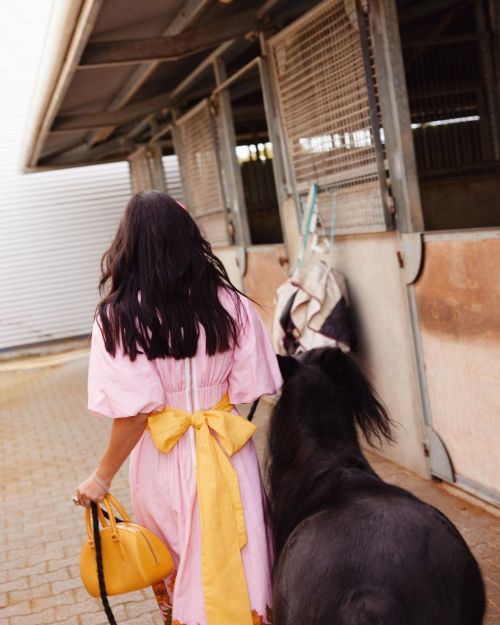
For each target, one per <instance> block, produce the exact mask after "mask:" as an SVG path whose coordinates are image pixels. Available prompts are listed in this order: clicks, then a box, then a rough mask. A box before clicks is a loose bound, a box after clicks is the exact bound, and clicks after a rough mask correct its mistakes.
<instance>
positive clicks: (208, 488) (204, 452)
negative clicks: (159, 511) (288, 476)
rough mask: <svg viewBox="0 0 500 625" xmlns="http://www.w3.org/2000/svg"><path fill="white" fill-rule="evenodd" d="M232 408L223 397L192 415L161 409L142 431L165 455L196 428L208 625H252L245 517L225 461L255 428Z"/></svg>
mask: <svg viewBox="0 0 500 625" xmlns="http://www.w3.org/2000/svg"><path fill="white" fill-rule="evenodd" d="M232 408H233V405H232V404H231V403H230V401H229V398H228V396H227V394H226V395H224V397H223V398H222V399H221V400H220V402H219V403H218V404H217V405H216V406H214V407H213V408H210V409H208V410H199V411H198V412H195V413H194V414H191V413H189V412H186V411H185V410H180V409H179V408H165V409H164V410H162V411H161V412H157V413H153V414H151V415H150V416H149V417H148V423H147V426H146V427H147V429H148V430H149V431H150V433H151V437H152V439H153V442H154V444H155V446H156V447H157V448H158V449H159V450H160V451H163V452H165V453H168V452H169V451H170V450H171V449H172V448H173V447H174V445H175V444H176V443H177V441H178V440H179V439H180V438H181V436H182V435H183V434H184V433H185V432H186V430H187V429H188V428H189V426H191V425H193V426H194V427H195V431H196V484H197V489H198V505H199V508H200V521H201V569H202V585H203V596H204V599H205V611H206V615H207V622H208V624H209V625H252V623H253V619H252V613H251V607H250V599H249V597H248V587H247V581H246V577H245V570H244V568H243V561H242V558H241V549H242V548H243V547H244V545H245V544H246V542H247V534H246V527H245V517H244V514H243V505H242V503H241V496H240V489H239V485H238V475H237V474H236V471H235V470H234V469H233V466H232V464H231V462H230V460H229V458H228V456H232V455H233V454H235V453H236V452H237V451H238V450H239V449H241V448H242V447H243V445H245V443H247V442H248V440H249V439H250V438H251V437H252V435H253V433H254V432H255V426H254V425H253V424H252V423H250V422H249V421H248V420H247V419H244V418H243V417H240V416H239V415H237V414H234V413H233V412H231V410H232ZM212 430H213V431H214V432H217V434H218V441H217V439H216V438H215V437H214V436H213V435H212ZM226 454H227V455H226Z"/></svg>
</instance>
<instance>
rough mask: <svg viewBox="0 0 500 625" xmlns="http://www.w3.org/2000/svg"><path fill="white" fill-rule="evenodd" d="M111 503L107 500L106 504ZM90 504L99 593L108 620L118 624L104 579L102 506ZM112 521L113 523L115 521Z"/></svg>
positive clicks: (110, 622)
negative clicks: (101, 527)
mask: <svg viewBox="0 0 500 625" xmlns="http://www.w3.org/2000/svg"><path fill="white" fill-rule="evenodd" d="M108 505H109V504H108V503H107V502H106V506H108ZM90 506H91V508H92V525H93V535H94V537H95V555H96V558H95V559H96V564H97V579H98V581H99V593H100V595H101V601H102V607H103V608H104V612H105V613H106V616H107V617H108V622H109V624H110V625H117V623H116V620H115V617H114V614H113V612H112V610H111V606H110V605H109V601H108V593H107V592H106V583H105V581H104V571H103V566H102V547H101V533H100V531H99V518H100V514H99V510H100V506H98V505H97V504H95V503H94V502H93V501H91V502H90ZM109 510H111V506H110V507H109V508H108V511H109ZM111 516H112V517H113V519H114V515H113V514H112V513H111ZM86 517H90V513H89V509H88V508H86ZM110 522H111V523H113V521H111V519H110ZM115 528H116V524H115Z"/></svg>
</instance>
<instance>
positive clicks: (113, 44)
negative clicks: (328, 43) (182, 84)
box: [80, 12, 259, 69]
mask: <svg viewBox="0 0 500 625" xmlns="http://www.w3.org/2000/svg"><path fill="white" fill-rule="evenodd" d="M258 27H259V23H258V20H257V18H256V16H255V14H254V13H253V12H247V13H244V14H240V15H234V16H232V17H229V18H226V19H224V20H217V21H215V22H212V24H210V26H208V27H203V28H197V29H193V30H189V31H186V32H185V33H182V34H180V35H173V36H170V37H152V38H149V39H130V40H126V41H100V42H96V43H89V44H88V45H87V48H86V49H85V52H84V53H83V56H82V58H81V60H80V68H83V69H85V68H93V67H101V66H113V65H122V64H133V63H142V62H144V61H160V60H161V61H167V60H175V59H179V58H182V57H184V56H188V55H190V54H194V53H195V52H201V51H202V50H206V49H207V48H212V47H214V46H216V45H217V44H219V43H222V42H223V41H227V40H228V39H232V38H233V37H239V36H240V35H244V34H246V33H247V32H250V31H252V30H256V29H257V28H258Z"/></svg>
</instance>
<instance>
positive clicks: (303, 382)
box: [267, 348, 392, 556]
mask: <svg viewBox="0 0 500 625" xmlns="http://www.w3.org/2000/svg"><path fill="white" fill-rule="evenodd" d="M279 361H280V368H281V371H282V374H283V377H284V385H283V390H282V395H281V398H280V400H279V401H278V403H277V405H276V407H275V409H274V411H273V414H272V417H271V425H270V430H269V438H268V446H269V462H268V470H267V477H268V485H269V495H270V508H271V524H272V527H273V535H274V546H275V552H276V556H278V555H279V553H280V552H281V550H282V548H283V546H284V544H285V542H286V540H287V538H288V536H289V535H290V534H291V532H292V531H293V529H294V528H295V527H296V526H297V525H298V524H299V523H300V522H301V521H302V520H304V519H305V518H307V517H308V516H310V515H312V514H314V513H316V512H319V511H321V510H325V509H326V508H328V507H329V506H331V505H332V501H334V500H335V499H336V497H338V496H340V493H341V492H345V491H346V489H347V490H349V485H350V484H352V478H353V476H354V475H357V474H362V475H364V476H371V477H372V478H376V475H375V473H374V472H373V470H372V469H371V467H370V465H369V464H368V462H367V461H366V459H365V458H364V456H363V453H362V451H361V448H360V446H359V442H358V436H357V432H356V425H358V426H359V428H360V430H361V431H362V432H363V434H364V436H365V438H366V439H367V440H368V441H369V442H372V441H373V440H377V441H379V442H380V441H381V440H383V439H387V440H392V435H391V421H390V418H389V416H388V414H387V411H386V409H385V408H384V406H383V405H382V403H381V402H380V400H378V398H377V397H376V395H375V393H374V391H373V389H372V387H371V386H370V384H369V382H368V380H367V379H366V378H365V376H364V375H363V374H362V373H361V371H360V369H359V367H358V365H357V364H356V363H355V361H354V360H353V359H352V358H351V357H349V356H347V355H345V354H343V353H342V352H341V350H338V349H332V348H327V349H321V350H311V352H308V353H306V354H305V355H304V356H303V357H302V359H301V360H300V361H299V360H297V359H292V358H290V357H285V358H280V359H279ZM377 479H378V478H377Z"/></svg>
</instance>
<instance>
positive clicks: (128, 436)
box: [75, 414, 148, 508]
mask: <svg viewBox="0 0 500 625" xmlns="http://www.w3.org/2000/svg"><path fill="white" fill-rule="evenodd" d="M147 421H148V415H147V414H138V415H135V416H133V417H126V418H116V419H114V420H113V426H112V428H111V433H110V436H109V441H108V446H107V447H106V450H105V452H104V454H103V456H102V458H101V460H100V462H99V464H98V465H97V469H96V470H95V472H94V473H93V474H92V475H91V476H90V477H89V478H87V479H86V480H84V481H83V482H82V483H81V484H80V485H79V486H78V488H77V489H76V497H77V499H78V501H79V502H80V503H81V504H82V506H85V507H86V508H89V507H90V502H91V501H95V503H100V502H101V501H102V500H103V498H104V495H105V494H106V489H107V490H109V488H110V486H111V480H112V479H113V478H114V476H115V475H116V473H117V472H118V470H119V469H120V467H121V466H122V464H123V463H124V462H125V460H126V458H127V456H128V455H129V453H130V452H131V451H132V449H133V448H134V446H135V444H136V443H137V441H138V440H139V439H140V438H141V436H142V434H143V432H144V428H145V427H146V423H147ZM96 477H97V479H96ZM101 484H102V485H101ZM104 487H105V488H104ZM75 503H76V502H75Z"/></svg>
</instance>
